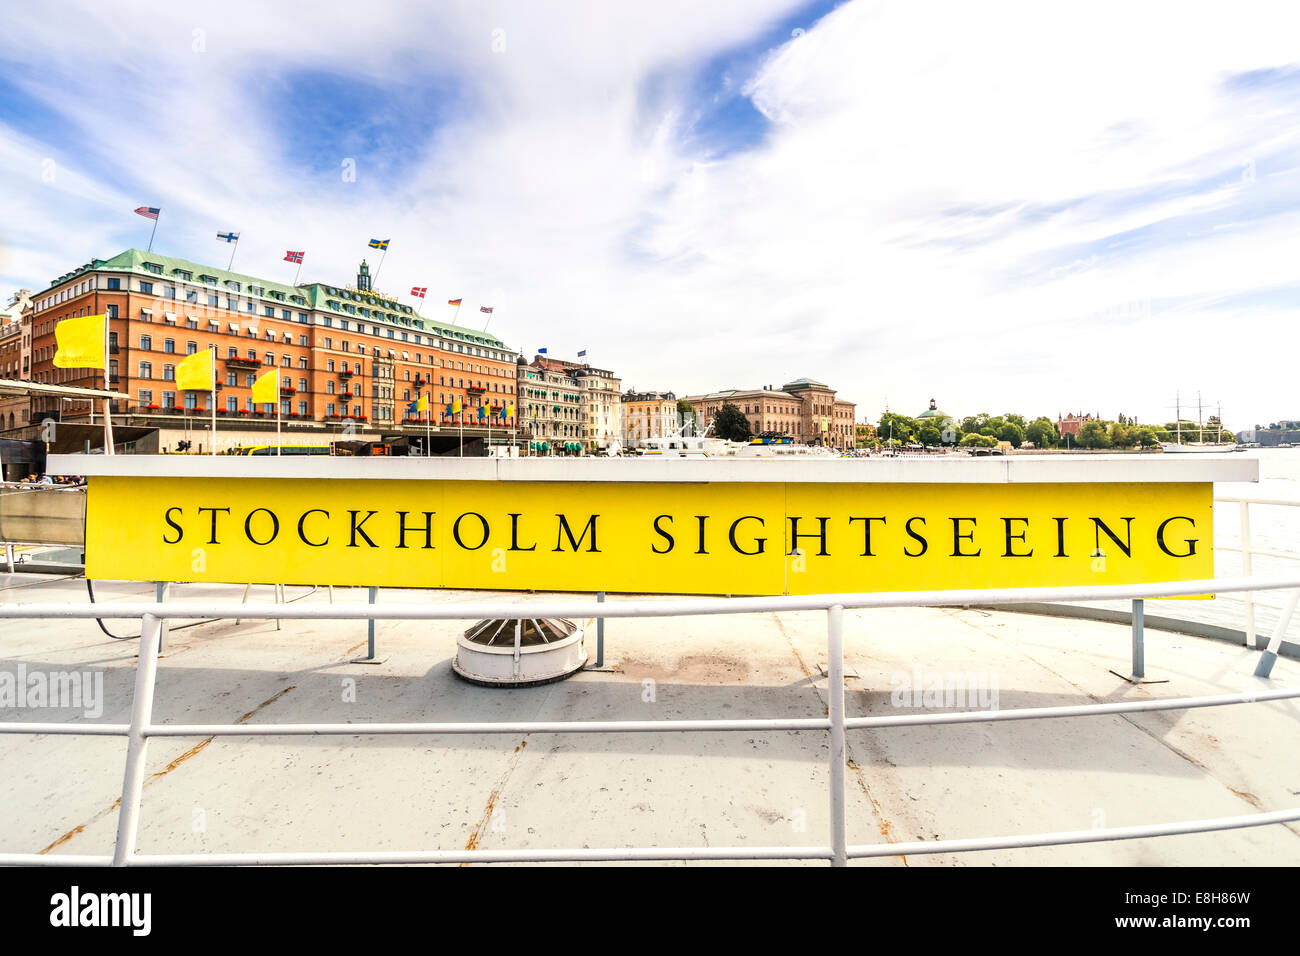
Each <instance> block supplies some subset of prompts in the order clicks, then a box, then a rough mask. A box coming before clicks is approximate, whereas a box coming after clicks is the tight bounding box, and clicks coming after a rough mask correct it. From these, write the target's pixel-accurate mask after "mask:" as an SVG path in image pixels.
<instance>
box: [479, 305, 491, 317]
mask: <svg viewBox="0 0 1300 956" xmlns="http://www.w3.org/2000/svg"><path fill="white" fill-rule="evenodd" d="M478 310H479V311H480V312H486V313H487V314H488V315H491V314H492V306H490V305H480V306H479V307H478Z"/></svg>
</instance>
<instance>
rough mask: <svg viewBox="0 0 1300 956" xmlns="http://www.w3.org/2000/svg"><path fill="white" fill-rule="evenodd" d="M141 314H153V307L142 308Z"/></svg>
mask: <svg viewBox="0 0 1300 956" xmlns="http://www.w3.org/2000/svg"><path fill="white" fill-rule="evenodd" d="M140 314H141V315H153V309H141V310H140Z"/></svg>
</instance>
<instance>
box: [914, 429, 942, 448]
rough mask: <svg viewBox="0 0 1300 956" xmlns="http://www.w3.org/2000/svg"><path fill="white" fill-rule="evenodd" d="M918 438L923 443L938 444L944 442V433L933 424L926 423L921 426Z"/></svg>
mask: <svg viewBox="0 0 1300 956" xmlns="http://www.w3.org/2000/svg"><path fill="white" fill-rule="evenodd" d="M916 437H917V439H918V440H919V441H920V442H921V444H922V445H931V446H933V445H938V444H941V443H942V442H943V434H942V433H941V432H940V431H939V429H937V428H935V427H934V426H933V425H930V424H925V425H922V426H921V431H920V432H919V433H918V434H917V436H916Z"/></svg>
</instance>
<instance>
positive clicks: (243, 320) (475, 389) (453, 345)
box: [31, 249, 516, 432]
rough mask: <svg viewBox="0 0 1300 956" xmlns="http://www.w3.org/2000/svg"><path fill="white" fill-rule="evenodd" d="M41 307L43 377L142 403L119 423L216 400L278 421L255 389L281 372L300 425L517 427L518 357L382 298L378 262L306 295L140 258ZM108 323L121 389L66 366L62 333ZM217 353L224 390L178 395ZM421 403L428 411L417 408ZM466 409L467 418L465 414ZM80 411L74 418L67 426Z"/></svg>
mask: <svg viewBox="0 0 1300 956" xmlns="http://www.w3.org/2000/svg"><path fill="white" fill-rule="evenodd" d="M32 298H33V310H32V313H31V324H32V380H34V381H37V382H54V383H58V384H66V385H74V386H82V387H101V386H105V385H107V386H109V387H112V388H114V389H117V390H119V391H122V392H125V393H127V394H129V395H130V396H131V401H129V402H119V403H114V409H113V410H114V413H115V414H124V415H130V416H132V417H133V419H143V422H142V423H144V424H150V423H153V424H160V425H162V426H164V427H165V426H166V419H167V417H169V416H178V415H179V416H189V415H194V416H198V415H208V414H209V408H210V406H209V404H208V403H209V401H210V400H212V399H215V403H216V404H215V410H216V413H217V415H218V416H219V418H223V419H226V420H237V421H250V422H251V421H256V420H258V419H263V420H266V419H274V418H275V407H274V405H271V404H264V405H260V406H255V405H254V404H253V401H252V392H251V389H252V385H253V382H254V381H255V380H256V379H257V378H258V376H260V375H261V374H263V373H264V372H265V371H266V370H267V369H269V368H276V369H278V370H279V372H280V411H281V417H282V419H283V420H285V421H288V422H302V423H315V424H318V425H320V426H322V427H328V426H331V425H334V426H341V425H347V424H352V425H354V426H356V425H358V424H361V425H364V426H365V427H366V428H367V429H369V430H372V431H374V430H378V431H383V432H390V431H394V430H395V431H399V432H400V431H402V430H404V429H405V428H406V427H408V426H418V430H419V431H421V432H423V431H424V429H425V422H426V417H427V418H429V419H431V421H432V426H431V427H435V428H440V429H441V428H446V427H452V426H455V425H456V424H457V422H463V424H464V426H466V427H469V428H471V429H472V428H475V427H481V426H483V425H486V423H487V421H486V419H487V415H488V414H491V415H492V416H493V425H494V426H495V427H501V426H507V427H508V426H511V425H513V424H514V423H513V420H511V419H509V417H508V416H507V415H506V412H507V411H508V407H509V405H510V404H511V403H512V402H513V401H514V394H515V359H516V355H515V353H514V352H513V350H511V349H510V348H509V346H507V345H505V344H504V343H503V342H501V341H500V340H499V339H497V338H496V337H495V336H492V335H489V334H487V333H484V332H478V331H475V330H472V329H467V328H462V327H460V326H455V325H450V324H448V323H445V322H441V321H438V320H434V319H430V318H424V317H422V316H420V315H418V314H417V313H416V312H415V310H414V309H412V308H411V307H410V306H408V305H403V304H401V303H400V302H399V301H398V300H397V299H396V298H394V297H392V296H388V295H384V294H382V293H380V292H377V291H375V290H374V288H373V287H372V284H371V277H370V270H369V267H368V266H367V264H366V263H365V262H362V263H361V266H360V269H359V271H358V274H357V280H356V284H355V285H348V286H332V285H327V284H325V283H319V282H313V283H305V284H302V285H297V286H292V285H286V284H283V283H278V282H272V281H270V280H265V279H258V278H255V277H253V276H248V275H243V274H239V273H232V272H228V271H225V270H222V269H216V268H213V267H211V266H204V265H200V264H197V263H193V262H188V261H186V260H183V259H175V258H171V257H168V256H161V255H158V254H156V253H149V252H141V251H140V250H138V249H130V250H127V251H126V252H123V253H122V254H121V255H118V256H114V257H113V258H112V259H107V260H95V261H93V262H90V263H87V264H86V265H84V266H82V267H80V268H79V269H75V270H73V271H72V272H69V273H68V274H66V275H64V276H61V277H60V278H58V279H56V280H55V281H53V282H52V283H50V286H49V287H48V288H47V289H45V290H43V291H41V292H38V293H36V294H35V295H34V296H33V297H32ZM100 314H104V315H107V316H108V319H109V341H108V343H107V349H108V366H109V367H108V369H107V380H108V381H107V383H106V382H105V373H104V372H101V371H100V370H98V369H58V368H55V367H54V364H53V358H54V354H55V351H56V349H57V343H56V339H55V327H56V326H57V324H58V323H59V322H60V321H61V320H63V319H67V318H74V317H77V316H86V315H100ZM209 348H212V349H215V352H216V358H217V361H216V368H217V382H216V391H215V392H209V391H207V390H202V391H181V390H179V389H177V388H176V385H175V378H176V366H177V364H179V363H180V362H181V361H182V360H183V359H184V358H185V357H186V356H187V355H192V354H194V353H195V352H198V351H201V350H204V349H209ZM421 395H424V396H427V398H428V403H429V411H428V412H418V411H416V410H415V408H414V406H415V404H416V402H417V401H418V399H419V398H420V397H421ZM456 399H459V400H460V403H461V409H462V411H461V412H460V414H459V415H458V416H453V414H452V412H451V408H452V407H453V406H454V404H455V401H456ZM56 401H57V400H56V399H48V398H44V399H34V400H33V406H34V407H33V420H40V419H41V418H43V417H58V414H57V413H58V409H57V408H56V407H55V404H54V403H55V402H56ZM484 405H486V407H487V409H488V411H485V412H484V413H483V414H481V415H480V414H479V412H478V409H479V407H480V406H484ZM408 406H411V407H410V408H409V409H408ZM83 411H84V413H86V414H88V413H89V409H84V410H83ZM76 413H77V410H75V409H71V408H65V409H64V410H63V416H62V417H63V418H65V419H66V418H68V417H69V416H70V415H75V414H76ZM155 419H156V421H151V420H155Z"/></svg>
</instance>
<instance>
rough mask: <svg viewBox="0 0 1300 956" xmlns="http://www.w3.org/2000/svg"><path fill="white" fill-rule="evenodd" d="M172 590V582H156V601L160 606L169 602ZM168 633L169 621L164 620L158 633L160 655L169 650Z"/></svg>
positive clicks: (154, 590) (154, 588)
mask: <svg viewBox="0 0 1300 956" xmlns="http://www.w3.org/2000/svg"><path fill="white" fill-rule="evenodd" d="M171 588H172V586H171V582H170V581H155V582H154V586H153V593H154V600H156V601H157V602H158V603H159V604H162V603H163V602H164V601H166V600H167V598H168V596H169V594H170V592H171ZM167 633H168V628H167V621H166V619H163V621H162V622H161V627H160V629H159V631H158V653H159V654H161V653H162V652H163V651H165V650H167Z"/></svg>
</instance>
